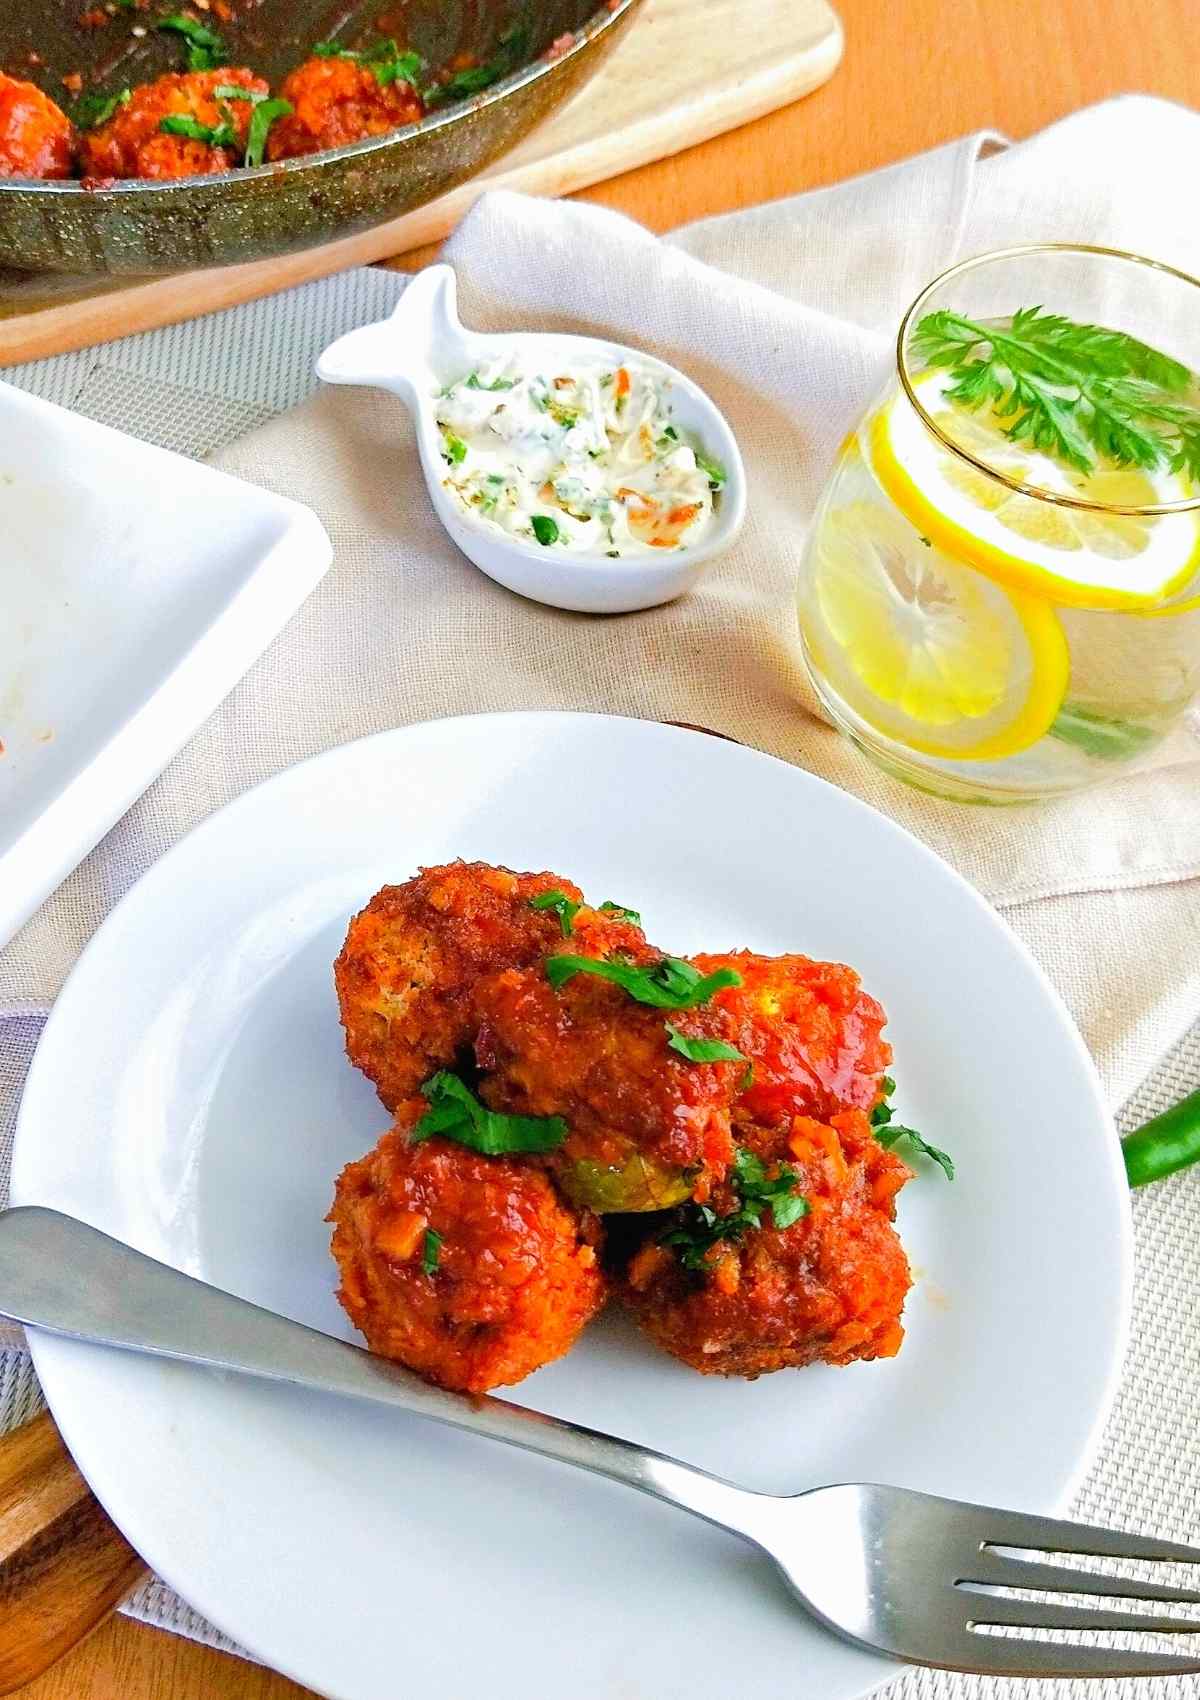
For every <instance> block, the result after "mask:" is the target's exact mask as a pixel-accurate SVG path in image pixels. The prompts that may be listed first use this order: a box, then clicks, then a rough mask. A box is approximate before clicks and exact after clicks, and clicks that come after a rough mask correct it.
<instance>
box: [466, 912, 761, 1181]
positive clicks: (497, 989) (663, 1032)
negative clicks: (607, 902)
mask: <svg viewBox="0 0 1200 1700" xmlns="http://www.w3.org/2000/svg"><path fill="white" fill-rule="evenodd" d="M577 944H578V940H577V939H576V938H572V939H571V940H570V941H569V942H568V943H565V944H564V946H563V948H564V949H569V950H571V951H572V952H574V951H576V947H577ZM625 954H632V953H630V952H626V953H625ZM657 956H658V953H657V952H655V951H652V950H650V949H649V948H648V947H643V948H642V949H641V950H640V952H638V954H637V958H636V959H637V960H639V961H642V962H653V961H655V960H656V959H657ZM475 1002H476V1009H477V1012H478V1015H479V1035H478V1038H477V1040H476V1044H475V1059H476V1062H477V1064H478V1066H479V1068H480V1071H481V1073H480V1084H479V1092H480V1096H481V1097H482V1098H483V1099H484V1101H485V1102H486V1103H488V1104H490V1105H491V1107H492V1108H493V1109H497V1110H505V1111H507V1112H509V1113H510V1114H517V1115H531V1116H551V1115H557V1116H562V1117H563V1118H564V1119H565V1121H566V1123H567V1127H568V1129H569V1132H568V1135H567V1138H566V1140H565V1142H564V1143H563V1144H562V1145H561V1146H560V1147H559V1148H558V1150H557V1151H555V1152H554V1153H552V1154H551V1156H550V1157H549V1158H548V1159H547V1161H548V1162H549V1163H550V1165H551V1167H552V1168H553V1170H554V1173H555V1175H556V1177H557V1179H558V1181H559V1184H560V1186H561V1187H562V1189H563V1191H564V1192H566V1194H567V1196H568V1197H570V1198H574V1199H576V1200H577V1201H579V1202H582V1203H587V1204H589V1205H590V1206H591V1207H592V1208H593V1209H597V1210H657V1209H662V1208H663V1207H664V1206H666V1205H670V1204H673V1203H678V1202H679V1200H680V1199H681V1198H690V1197H693V1196H698V1197H705V1196H707V1193H708V1190H709V1188H710V1187H711V1185H712V1183H713V1181H714V1179H717V1178H719V1177H720V1176H721V1175H722V1174H724V1172H725V1169H726V1167H727V1166H728V1163H729V1159H730V1155H731V1152H732V1142H731V1138H730V1131H729V1113H730V1103H731V1101H732V1098H733V1094H734V1091H735V1088H736V1083H737V1080H738V1078H739V1076H740V1075H741V1073H742V1072H743V1065H742V1064H740V1063H731V1062H714V1063H697V1062H691V1061H689V1060H688V1059H687V1058H686V1057H684V1056H681V1055H680V1054H679V1053H678V1052H677V1051H675V1050H673V1049H672V1048H671V1046H670V1043H669V1040H670V1033H669V1032H668V1028H667V1023H668V1021H670V1022H672V1023H673V1025H675V1026H676V1027H677V1028H678V1029H679V1030H680V1031H684V1032H686V1033H687V1034H689V1035H690V1036H693V1037H696V1038H701V1037H720V1036H721V1035H722V1033H723V1030H724V1028H725V1026H726V1025H727V1023H726V1022H725V1019H724V1017H723V1016H721V1015H720V1013H719V1012H716V1011H710V1010H706V1009H697V1010H687V1011H675V1012H672V1011H670V1010H666V1011H664V1010H662V1009H656V1008H651V1007H649V1006H648V1005H646V1004H643V1003H637V1002H635V1001H634V999H633V998H631V997H630V996H629V994H628V993H627V992H626V991H623V990H622V989H621V988H620V987H619V986H614V985H612V984H610V983H609V982H608V981H606V980H601V979H598V978H596V977H595V976H593V975H591V974H576V975H575V976H574V977H573V978H572V979H569V980H568V981H566V983H565V984H564V985H562V986H560V987H558V988H557V989H556V988H555V987H554V986H552V985H551V984H550V982H549V980H548V979H547V977H546V972H545V966H544V964H542V963H537V964H535V965H534V966H533V967H530V968H525V969H507V970H504V971H503V972H501V973H499V974H495V975H493V976H491V977H490V978H489V979H487V980H485V981H483V982H481V984H480V986H479V988H478V990H477V992H476V999H475Z"/></svg>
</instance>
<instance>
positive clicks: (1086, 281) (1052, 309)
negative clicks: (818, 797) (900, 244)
mask: <svg viewBox="0 0 1200 1700" xmlns="http://www.w3.org/2000/svg"><path fill="white" fill-rule="evenodd" d="M1196 291H1197V285H1196V284H1195V283H1194V282H1193V281H1192V280H1191V279H1188V278H1185V277H1182V276H1181V274H1178V273H1175V272H1171V271H1169V270H1167V269H1166V268H1162V267H1159V266H1156V265H1154V264H1152V263H1151V262H1147V261H1142V260H1138V259H1135V258H1134V257H1132V256H1126V255H1120V254H1114V253H1110V252H1108V251H1099V250H1093V249H1078V248H1066V247H1064V248H1044V247H1040V248H1037V249H1023V250H1012V251H1009V252H1007V253H1004V254H998V255H992V256H984V257H982V258H981V259H979V260H974V261H968V262H965V263H964V264H963V265H962V266H959V267H956V268H954V269H953V270H952V271H951V272H949V273H947V274H945V276H944V277H943V278H940V279H938V280H937V282H936V283H934V284H932V285H931V286H930V287H929V289H927V290H926V291H925V292H924V294H923V295H922V296H921V297H920V298H919V299H918V300H917V301H916V302H915V303H914V304H913V307H912V308H911V309H910V311H909V313H908V315H907V316H906V318H905V321H904V324H903V326H902V328H901V333H900V338H899V343H898V351H897V371H896V374H895V376H894V377H893V378H892V380H891V381H890V382H889V383H888V384H887V385H886V387H885V389H884V391H883V393H882V394H881V395H880V396H878V397H877V398H876V399H875V401H874V402H873V403H872V405H871V406H870V407H869V408H868V410H867V413H866V415H865V417H864V418H863V419H862V421H861V422H860V424H859V427H858V429H857V430H856V431H855V432H854V433H853V434H852V435H851V436H850V437H849V438H848V439H847V441H846V443H845V444H844V446H843V448H842V451H841V453H840V455H839V458H838V461H837V464H836V466H835V468H834V470H833V473H832V475H831V477H830V479H829V482H828V484H827V486H826V490H825V493H824V496H823V498H822V501H821V503H820V506H819V508H818V511H817V514H816V516H815V519H814V523H813V527H812V530H811V532H810V535H809V539H808V544H807V548H806V552H805V560H804V566H803V569H802V574H801V582H800V587H799V617H800V631H801V638H802V643H803V647H804V654H805V659H806V661H807V664H808V667H809V671H810V673H811V675H812V678H813V681H814V684H815V686H816V689H817V691H818V693H819V695H820V697H821V699H822V701H823V703H824V705H825V707H826V709H827V710H828V712H829V714H830V716H831V717H832V719H833V720H834V721H835V722H836V723H837V724H838V725H839V726H840V727H841V729H842V730H843V731H844V732H846V733H847V734H848V735H849V736H850V737H851V738H852V739H853V740H854V741H855V742H856V743H857V744H858V745H859V746H860V747H861V748H862V749H863V750H864V751H866V753H868V754H869V755H871V756H872V757H873V758H874V759H875V760H877V761H878V762H879V763H880V764H881V765H883V766H885V767H887V768H888V769H889V770H890V771H892V772H893V773H895V774H896V775H897V776H899V777H902V778H904V779H907V780H909V781H911V782H912V783H914V784H917V785H920V786H923V787H924V788H926V789H929V790H932V791H934V792H937V793H939V794H941V795H944V796H949V797H955V798H961V799H964V800H976V801H995V802H1005V801H1021V800H1028V799H1033V798H1038V797H1046V796H1053V795H1056V794H1059V793H1063V792H1067V791H1072V790H1075V789H1077V788H1079V787H1082V786H1085V785H1089V784H1092V783H1096V782H1098V781H1101V780H1104V779H1108V778H1112V777H1115V776H1117V775H1118V774H1120V773H1121V772H1123V771H1125V770H1126V769H1128V768H1130V767H1131V766H1133V765H1135V764H1137V763H1143V762H1145V761H1146V760H1147V759H1149V758H1150V757H1151V756H1152V753H1153V751H1154V749H1155V747H1156V746H1157V745H1158V744H1159V743H1160V742H1161V741H1162V739H1163V738H1164V737H1166V735H1167V734H1168V733H1169V732H1170V731H1171V730H1172V729H1173V728H1174V727H1175V726H1176V725H1177V724H1178V722H1179V721H1180V720H1181V718H1182V716H1183V715H1184V714H1185V712H1186V711H1187V709H1188V707H1189V705H1190V704H1191V703H1192V702H1193V701H1194V700H1195V698H1196V695H1197V692H1198V691H1200V495H1198V492H1200V383H1198V382H1197V380H1196V378H1195V376H1194V372H1195V367H1196V365H1197V364H1200V295H1198V294H1197V293H1196ZM1155 301H1157V308H1156V307H1155V306H1154V305H1153V303H1154V302H1155ZM1150 337H1153V338H1154V339H1155V340H1154V341H1151V340H1149V338H1150ZM1193 350H1194V351H1193Z"/></svg>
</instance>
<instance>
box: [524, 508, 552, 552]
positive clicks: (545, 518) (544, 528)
mask: <svg viewBox="0 0 1200 1700" xmlns="http://www.w3.org/2000/svg"><path fill="white" fill-rule="evenodd" d="M529 523H530V525H532V527H533V535H534V536H535V537H536V538H537V540H538V542H539V543H540V544H542V546H543V547H545V546H546V545H547V544H550V543H557V542H558V536H559V532H558V521H557V520H556V519H551V518H550V515H549V514H534V515H532V517H531V518H530V521H529Z"/></svg>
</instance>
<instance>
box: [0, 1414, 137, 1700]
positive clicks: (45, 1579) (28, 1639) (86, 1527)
mask: <svg viewBox="0 0 1200 1700" xmlns="http://www.w3.org/2000/svg"><path fill="white" fill-rule="evenodd" d="M145 1574H146V1567H145V1565H144V1564H143V1563H142V1561H141V1559H140V1558H139V1557H138V1555H137V1553H136V1552H134V1550H133V1548H132V1547H131V1546H130V1545H129V1543H128V1541H127V1540H126V1539H125V1537H124V1536H123V1535H122V1534H121V1532H120V1531H119V1530H118V1528H117V1527H116V1525H115V1524H114V1523H112V1522H110V1520H109V1518H108V1516H107V1515H106V1513H105V1512H104V1510H103V1509H102V1507H101V1505H100V1502H99V1500H97V1499H95V1498H94V1497H93V1495H92V1493H91V1490H90V1489H89V1487H88V1485H87V1483H86V1482H85V1481H84V1479H83V1477H82V1476H81V1475H80V1474H79V1471H78V1470H77V1469H76V1468H75V1464H74V1461H73V1460H72V1458H71V1454H70V1453H69V1452H68V1451H67V1449H66V1447H65V1446H64V1445H63V1442H62V1436H61V1435H60V1434H59V1432H58V1430H57V1429H56V1428H55V1426H54V1422H53V1420H52V1418H51V1417H50V1414H49V1412H46V1413H45V1414H44V1415H42V1416H40V1417H36V1418H35V1419H34V1421H33V1422H31V1423H26V1424H25V1426H24V1427H23V1428H18V1429H14V1430H13V1431H12V1432H11V1433H10V1434H7V1435H5V1436H4V1437H3V1438H2V1439H0V1694H11V1693H12V1691H13V1690H14V1689H15V1688H23V1687H24V1685H25V1684H26V1683H27V1682H32V1681H33V1679H34V1677H36V1676H40V1675H41V1673H42V1672H43V1671H44V1670H47V1669H49V1667H50V1666H51V1665H52V1664H54V1663H55V1661H56V1660H57V1659H61V1658H62V1656H63V1654H64V1653H67V1652H69V1651H70V1650H71V1648H72V1647H74V1646H75V1644H76V1643H77V1642H78V1641H82V1640H83V1638H84V1636H85V1635H90V1634H91V1632H92V1630H93V1629H95V1628H97V1627H98V1626H99V1625H100V1624H101V1623H103V1622H104V1620H105V1618H106V1617H108V1615H109V1614H110V1612H112V1611H113V1610H114V1609H115V1608H116V1606H117V1605H118V1604H119V1603H120V1602H121V1600H122V1599H124V1597H125V1595H126V1594H128V1593H129V1591H130V1590H131V1589H132V1588H133V1587H135V1586H136V1584H137V1583H138V1582H140V1581H141V1580H142V1578H143V1577H144V1576H145Z"/></svg>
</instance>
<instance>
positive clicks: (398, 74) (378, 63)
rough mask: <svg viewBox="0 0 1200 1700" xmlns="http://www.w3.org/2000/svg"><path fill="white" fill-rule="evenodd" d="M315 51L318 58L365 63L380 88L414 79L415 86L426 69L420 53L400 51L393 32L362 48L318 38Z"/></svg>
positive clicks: (411, 81) (363, 64)
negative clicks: (359, 50)
mask: <svg viewBox="0 0 1200 1700" xmlns="http://www.w3.org/2000/svg"><path fill="white" fill-rule="evenodd" d="M312 51H313V56H314V58H317V59H349V60H350V61H351V62H352V63H353V64H355V65H362V66H365V68H366V69H367V70H368V71H370V72H371V73H372V75H373V76H374V78H375V81H376V82H377V83H378V84H379V86H380V87H381V88H386V87H387V86H388V84H389V83H411V84H412V86H413V88H416V86H417V78H418V77H419V76H420V74H421V72H422V71H423V70H424V69H425V61H424V60H423V59H422V58H421V55H420V54H419V53H401V51H400V49H399V47H398V46H397V44H396V42H395V40H394V39H393V38H392V37H391V36H385V37H384V39H383V40H382V41H377V42H376V43H375V45H374V47H366V48H364V49H363V50H362V51H361V52H355V51H354V50H353V49H351V48H349V47H343V46H341V44H340V43H339V42H336V41H318V42H317V44H316V46H315V47H314V48H313V50H312Z"/></svg>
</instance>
